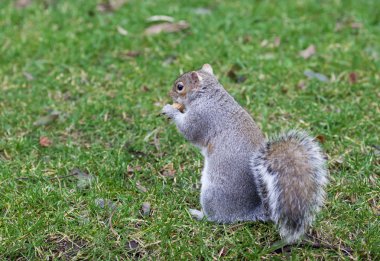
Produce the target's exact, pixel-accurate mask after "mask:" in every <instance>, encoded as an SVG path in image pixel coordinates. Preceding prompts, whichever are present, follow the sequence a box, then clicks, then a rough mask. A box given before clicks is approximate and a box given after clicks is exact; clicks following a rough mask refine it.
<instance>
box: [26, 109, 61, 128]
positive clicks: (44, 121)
mask: <svg viewBox="0 0 380 261" xmlns="http://www.w3.org/2000/svg"><path fill="white" fill-rule="evenodd" d="M59 114H60V112H59V111H52V112H51V113H50V114H48V115H45V116H42V117H40V118H39V119H38V120H36V121H35V122H34V123H33V125H34V126H45V125H48V124H50V123H52V122H53V121H55V120H57V119H58V116H59Z"/></svg>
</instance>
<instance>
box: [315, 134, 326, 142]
mask: <svg viewBox="0 0 380 261" xmlns="http://www.w3.org/2000/svg"><path fill="white" fill-rule="evenodd" d="M315 138H316V139H317V140H318V141H319V142H320V143H322V144H323V143H325V142H326V137H325V136H323V135H321V134H319V135H317V136H316V137H315Z"/></svg>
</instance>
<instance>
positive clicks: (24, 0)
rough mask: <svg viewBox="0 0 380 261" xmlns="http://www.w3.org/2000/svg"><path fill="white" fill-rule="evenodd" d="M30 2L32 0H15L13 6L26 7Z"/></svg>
mask: <svg viewBox="0 0 380 261" xmlns="http://www.w3.org/2000/svg"><path fill="white" fill-rule="evenodd" d="M31 3H32V0H17V1H16V2H15V6H16V7H17V8H20V9H22V8H25V7H28V6H29V5H30V4H31Z"/></svg>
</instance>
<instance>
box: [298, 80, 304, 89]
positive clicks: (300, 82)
mask: <svg viewBox="0 0 380 261" xmlns="http://www.w3.org/2000/svg"><path fill="white" fill-rule="evenodd" d="M297 88H298V89H300V90H305V89H306V82H305V81H303V80H301V81H299V82H298V83H297Z"/></svg>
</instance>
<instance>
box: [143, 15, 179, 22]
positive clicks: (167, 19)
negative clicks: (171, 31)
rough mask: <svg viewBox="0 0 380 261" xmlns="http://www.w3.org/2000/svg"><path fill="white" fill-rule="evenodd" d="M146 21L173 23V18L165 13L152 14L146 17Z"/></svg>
mask: <svg viewBox="0 0 380 261" xmlns="http://www.w3.org/2000/svg"><path fill="white" fill-rule="evenodd" d="M146 21H147V22H150V23H155V22H169V23H173V22H174V18H173V17H171V16H167V15H153V16H151V17H149V18H147V19H146Z"/></svg>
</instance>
